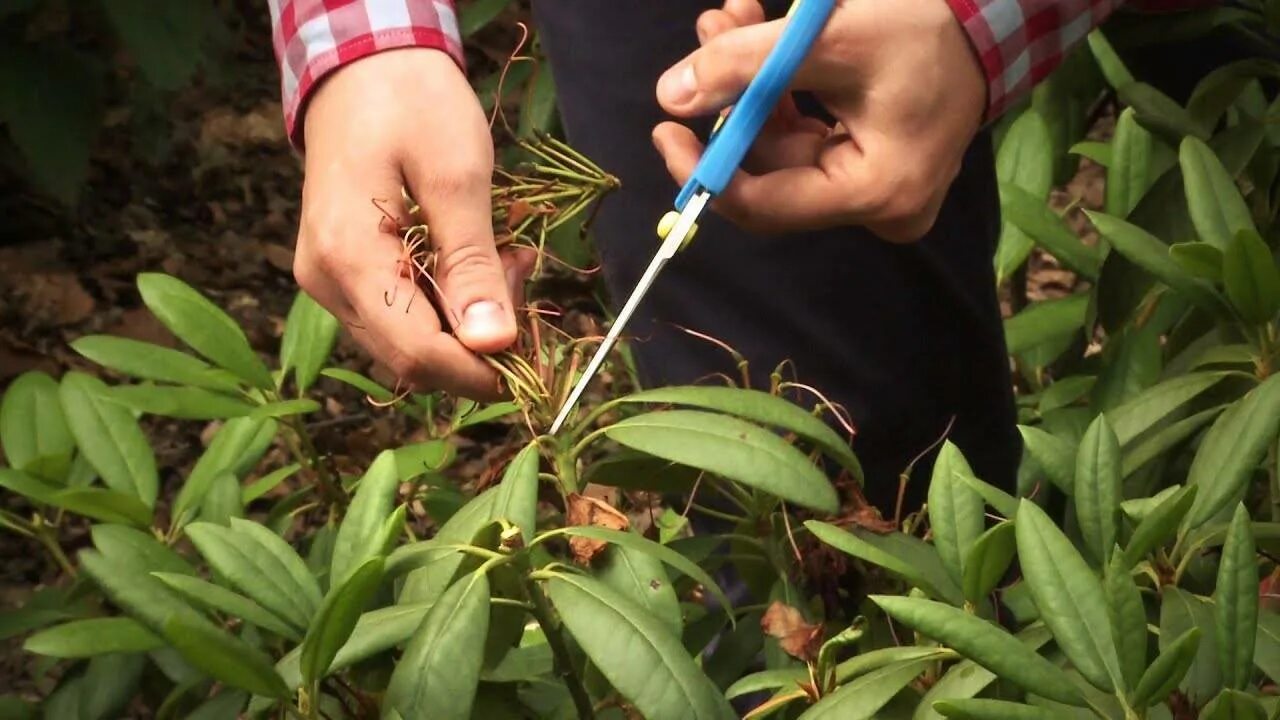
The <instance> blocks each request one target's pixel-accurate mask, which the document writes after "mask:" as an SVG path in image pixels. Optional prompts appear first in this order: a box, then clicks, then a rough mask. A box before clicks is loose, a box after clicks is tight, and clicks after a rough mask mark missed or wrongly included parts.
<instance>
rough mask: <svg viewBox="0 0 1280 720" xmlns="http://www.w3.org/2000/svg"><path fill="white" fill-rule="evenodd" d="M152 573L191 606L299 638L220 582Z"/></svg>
mask: <svg viewBox="0 0 1280 720" xmlns="http://www.w3.org/2000/svg"><path fill="white" fill-rule="evenodd" d="M151 575H152V576H153V577H155V578H156V579H157V580H159V581H160V582H162V583H164V584H165V585H166V586H168V587H169V589H170V590H172V591H174V592H175V593H177V594H178V595H179V596H181V597H182V598H183V599H184V600H186V601H187V602H189V603H191V604H192V605H193V606H196V607H203V608H206V609H208V610H213V611H215V612H220V613H226V614H227V615H230V616H232V617H237V618H240V619H241V620H243V621H245V622H247V623H249V624H251V625H256V626H258V627H260V628H262V629H263V630H267V631H269V632H273V633H275V634H277V635H279V636H281V637H285V638H288V639H290V640H293V641H295V642H297V641H300V640H302V634H301V633H300V632H298V631H297V630H295V629H294V628H292V627H290V626H289V624H288V623H286V622H285V621H284V620H281V619H280V618H279V617H277V616H276V615H275V614H274V613H272V612H271V611H270V610H267V609H266V608H264V607H262V606H261V605H259V604H258V603H256V602H254V601H252V600H250V599H249V598H247V597H245V596H243V595H240V594H238V593H235V592H232V591H230V590H228V589H226V588H224V587H222V586H221V585H214V584H213V583H211V582H207V581H205V580H201V579H200V578H197V577H191V576H190V575H182V574H179V573H165V572H153V573H151Z"/></svg>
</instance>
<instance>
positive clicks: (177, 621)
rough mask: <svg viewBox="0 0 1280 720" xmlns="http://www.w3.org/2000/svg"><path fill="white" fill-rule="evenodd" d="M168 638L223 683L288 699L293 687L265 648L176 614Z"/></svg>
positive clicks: (166, 630) (170, 621)
mask: <svg viewBox="0 0 1280 720" xmlns="http://www.w3.org/2000/svg"><path fill="white" fill-rule="evenodd" d="M164 635H165V639H166V640H168V641H169V644H171V645H173V647H174V648H176V649H177V650H178V652H180V653H182V656H183V657H184V658H185V659H186V660H187V662H189V663H191V664H192V665H193V666H195V667H197V668H199V669H200V670H203V671H204V672H206V673H208V674H209V675H210V676H211V677H214V678H217V679H218V680H221V681H222V682H224V683H226V684H228V685H230V686H232V687H237V688H240V689H242V690H248V691H249V692H251V693H257V694H259V695H266V696H268V697H276V698H286V697H288V696H289V690H288V688H286V687H285V685H284V681H283V680H281V679H280V676H279V675H277V674H276V670H275V668H274V667H272V666H271V660H270V659H269V658H267V656H266V655H264V654H262V651H261V650H258V649H257V648H255V647H253V646H252V645H250V644H248V643H246V642H245V641H243V640H241V639H239V638H237V637H235V636H233V635H229V634H227V633H226V632H223V631H222V630H219V629H218V628H217V627H215V626H214V625H213V624H212V623H209V622H207V621H204V620H201V621H199V622H194V621H192V620H190V619H188V618H187V617H185V616H183V615H172V616H170V617H169V618H168V619H167V620H165V623H164Z"/></svg>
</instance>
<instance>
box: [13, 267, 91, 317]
mask: <svg viewBox="0 0 1280 720" xmlns="http://www.w3.org/2000/svg"><path fill="white" fill-rule="evenodd" d="M18 283H19V286H18V295H19V297H21V298H22V302H21V307H22V312H23V314H24V315H26V316H27V317H28V318H32V319H34V320H37V321H39V322H42V323H47V324H49V325H55V326H60V325H74V324H76V323H78V322H80V321H82V320H84V319H85V318H87V317H89V316H90V315H92V314H93V309H94V305H95V303H94V301H93V296H92V295H90V294H89V293H88V292H86V291H85V289H84V286H83V285H81V284H80V280H79V279H78V278H77V277H76V276H75V275H73V274H71V273H38V274H30V275H26V276H23V277H22V278H20V279H18Z"/></svg>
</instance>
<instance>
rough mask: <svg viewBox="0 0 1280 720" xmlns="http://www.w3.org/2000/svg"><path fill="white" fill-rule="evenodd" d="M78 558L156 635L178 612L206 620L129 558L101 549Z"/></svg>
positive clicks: (114, 599)
mask: <svg viewBox="0 0 1280 720" xmlns="http://www.w3.org/2000/svg"><path fill="white" fill-rule="evenodd" d="M78 557H79V560H80V567H81V568H82V569H83V570H84V571H85V573H86V574H87V575H88V576H89V577H90V578H92V579H93V581H94V582H95V583H97V584H98V586H99V587H101V588H102V590H103V592H104V593H105V594H106V596H107V597H108V598H110V600H111V602H112V603H113V604H114V605H116V606H117V607H119V608H120V609H122V610H124V611H125V612H127V613H128V614H129V615H130V616H131V617H133V618H134V619H135V620H138V621H139V622H141V623H142V624H143V625H145V626H146V627H147V629H149V630H151V631H152V632H153V633H156V634H163V632H164V622H165V619H166V618H167V617H170V616H171V615H173V614H175V613H186V614H188V615H189V616H190V617H192V618H194V619H195V620H202V619H203V618H201V617H200V615H199V613H197V612H196V611H195V610H193V609H191V608H190V607H189V606H188V605H187V604H186V603H184V602H182V601H181V600H179V599H178V598H177V597H176V596H175V595H174V594H173V593H171V592H169V591H168V590H167V589H166V588H165V586H164V585H162V584H161V583H160V581H159V580H156V579H155V578H153V577H151V576H150V575H148V574H147V571H146V570H145V569H142V568H138V567H135V566H131V565H130V564H129V560H128V559H127V558H125V559H119V558H116V557H111V556H107V555H105V554H103V553H102V552H99V551H97V550H82V551H81V552H80V553H79V555H78Z"/></svg>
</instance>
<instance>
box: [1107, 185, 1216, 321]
mask: <svg viewBox="0 0 1280 720" xmlns="http://www.w3.org/2000/svg"><path fill="white" fill-rule="evenodd" d="M1085 215H1087V216H1088V217H1089V220H1090V221H1092V222H1093V224H1094V226H1095V227H1096V228H1098V232H1099V233H1101V234H1102V236H1103V237H1104V238H1106V239H1107V240H1108V241H1109V242H1110V243H1111V244H1112V246H1113V247H1115V249H1116V251H1117V252H1119V253H1120V254H1121V255H1124V256H1125V257H1126V258H1128V259H1129V260H1130V261H1132V262H1133V263H1134V264H1135V265H1138V266H1139V267H1141V268H1142V269H1144V270H1146V271H1147V272H1149V273H1151V274H1152V275H1154V276H1155V278H1156V279H1157V280H1159V281H1160V282H1162V283H1164V284H1165V285H1168V286H1169V287H1170V288H1172V289H1174V290H1176V291H1177V292H1179V293H1182V294H1183V295H1186V296H1187V299H1189V300H1191V301H1192V302H1194V303H1195V304H1196V305H1198V306H1200V307H1202V308H1205V309H1207V310H1210V311H1217V310H1218V309H1219V308H1221V301H1220V300H1219V299H1218V296H1217V294H1216V293H1215V291H1214V290H1213V288H1212V287H1210V286H1209V285H1207V284H1206V283H1205V282H1204V281H1203V280H1201V279H1199V278H1196V277H1194V276H1192V275H1191V274H1189V273H1188V272H1187V271H1186V270H1184V269H1183V268H1182V266H1181V265H1179V264H1178V263H1177V262H1176V261H1175V260H1174V259H1173V258H1171V257H1169V246H1168V245H1165V244H1164V243H1163V242H1161V241H1160V240H1159V239H1157V238H1156V237H1155V236H1154V235H1151V234H1150V233H1148V232H1147V231H1146V230H1143V229H1142V228H1140V227H1138V226H1137V225H1131V224H1129V223H1128V222H1125V221H1124V220H1121V219H1120V218H1116V217H1112V216H1110V215H1106V214H1103V213H1099V212H1092V211H1089V210H1086V211H1085Z"/></svg>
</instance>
